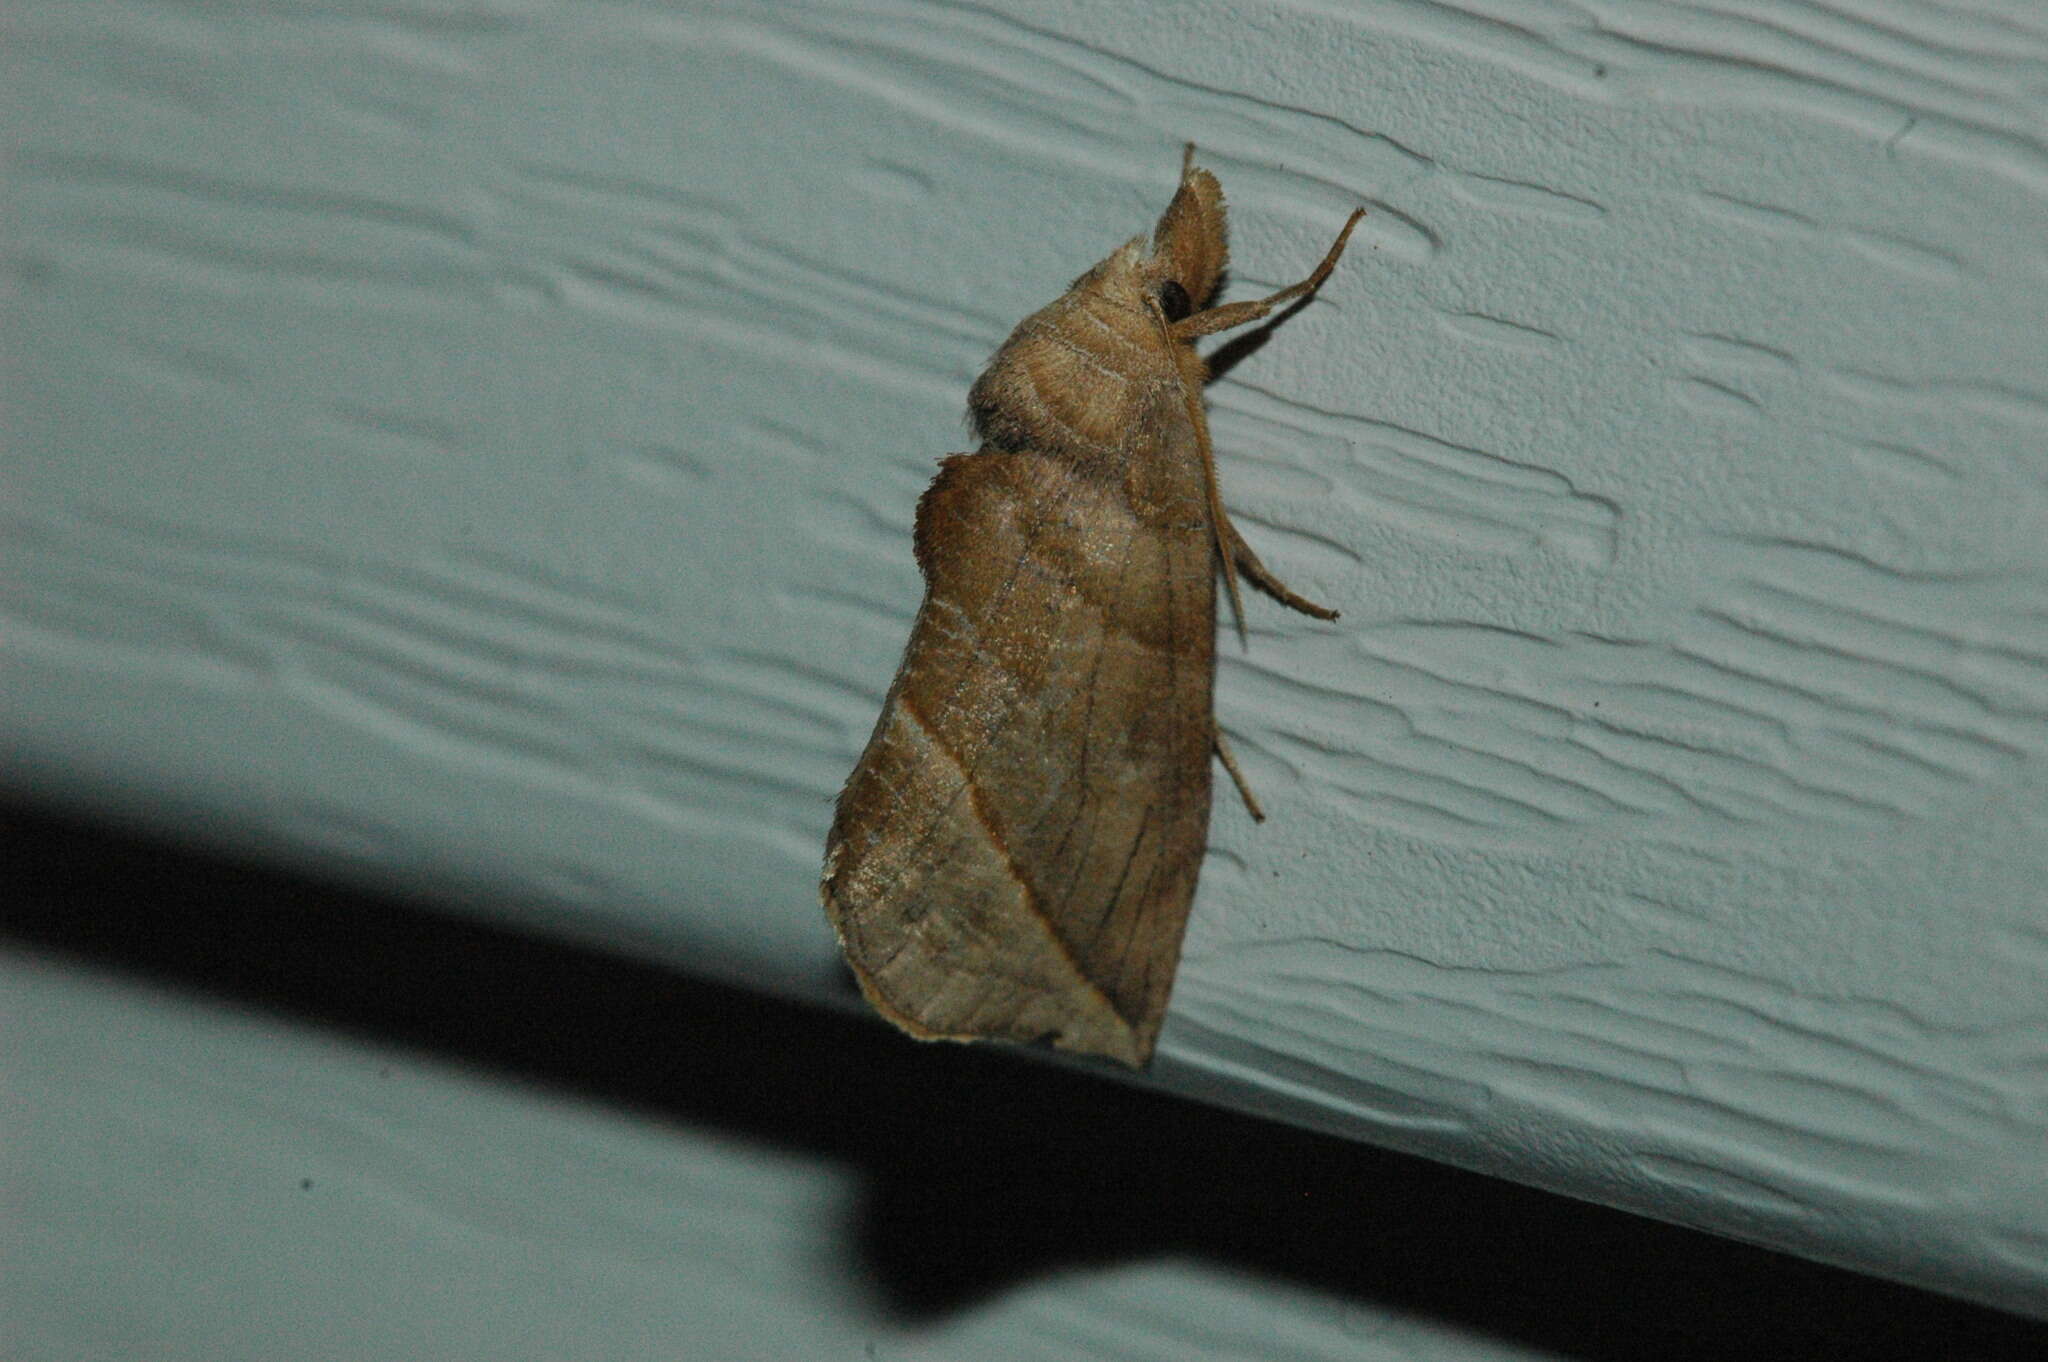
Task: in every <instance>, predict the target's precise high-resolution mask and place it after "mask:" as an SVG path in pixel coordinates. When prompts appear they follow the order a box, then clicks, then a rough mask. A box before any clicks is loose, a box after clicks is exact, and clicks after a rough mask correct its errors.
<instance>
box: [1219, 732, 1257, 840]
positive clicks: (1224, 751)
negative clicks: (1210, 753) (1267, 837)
mask: <svg viewBox="0 0 2048 1362" xmlns="http://www.w3.org/2000/svg"><path fill="white" fill-rule="evenodd" d="M1216 755H1217V756H1218V757H1220V758H1221V759H1222V761H1223V769H1224V770H1226V771H1228V772H1230V778H1231V780H1232V781H1234V782H1236V785H1237V793H1238V797H1239V798H1240V799H1242V800H1244V811H1245V812H1246V813H1248V814H1250V815H1251V816H1252V821H1253V822H1254V823H1263V822H1265V821H1266V811H1265V810H1264V809H1262V808H1260V807H1259V799H1258V796H1257V795H1255V794H1253V793H1252V787H1251V786H1250V785H1249V784H1247V783H1246V782H1245V778H1244V772H1243V771H1242V770H1240V769H1239V768H1238V765H1237V758H1236V757H1235V756H1233V755H1232V754H1231V751H1230V744H1229V743H1227V742H1225V741H1223V730H1222V729H1220V728H1219V729H1217V730H1216Z"/></svg>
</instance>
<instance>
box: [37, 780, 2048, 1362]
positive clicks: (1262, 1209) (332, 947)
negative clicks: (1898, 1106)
mask: <svg viewBox="0 0 2048 1362" xmlns="http://www.w3.org/2000/svg"><path fill="white" fill-rule="evenodd" d="M0 863H4V864H5V865H6V866H7V867H8V875H7V879H8V881H9V882H10V888H9V890H8V892H7V901H6V903H5V905H4V907H0V937H4V938H6V939H9V940H11V942H12V943H13V944H15V945H17V946H20V947H25V948H28V949H31V950H35V951H38V952H41V953H48V954H60V955H64V956H68V957H71V958H73V959H75V960H81V961H83V962H85V963H88V964H90V965H94V966H98V967H107V968H112V969H117V970H122V971H128V972H132V973H136V974H140V975H144V976H147V977H150V978H152V979H155V980H158V981H162V982H166V983H169V984H172V985H175V986H178V987H181V988H187V989H194V990H200V991H203V992H206V993H210V994H215V995H219V996H222V997H224V998H227V999H230V1000H233V1001H235V1002H238V1003H241V1004H244V1005H253V1006H256V1007H260V1008H263V1009H267V1010H269V1011H271V1012H273V1013H274V1014H276V1015H278V1016H280V1017H282V1018H285V1019H288V1020H291V1021H295V1022H296V1021H311V1022H314V1023H318V1024H321V1025H325V1026H332V1027H339V1028H344V1029H346V1030H349V1031H352V1032H356V1033H360V1034H362V1035H365V1036H368V1037H372V1038H375V1039H376V1040H378V1041H380V1042H386V1043H391V1042H395V1043H398V1044H402V1045H407V1046H414V1047H418V1048H420V1049H422V1050H426V1051H430V1052H434V1053H436V1054H438V1055H441V1056H445V1057H448V1058H451V1059H453V1060H455V1061H458V1062H462V1063H467V1064H471V1065H477V1066H484V1067H488V1068H492V1069H496V1070H500V1071H503V1072H506V1073H509V1074H513V1075H516V1076H518V1077H519V1078H521V1079H523V1080H527V1081H535V1082H539V1083H543V1084H547V1085H551V1086H553V1087H556V1088H558V1089H564V1090H571V1091H574V1092H576V1093H579V1094H582V1095H585V1096H589V1097H594V1098H596V1099H598V1100H600V1101H604V1102H608V1103H613V1104H617V1105H619V1106H621V1107H626V1108H630V1109H633V1110H635V1111H638V1112H645V1113H653V1114H654V1115H656V1116H659V1117H665V1118H669V1119H673V1120H676V1121H678V1122H684V1123H690V1124H694V1125H699V1126H703V1127H708V1128H710V1129H711V1130H714V1131H718V1132H722V1133H727V1134H737V1135H741V1136H745V1137H747V1138H751V1139H756V1140H762V1141H767V1142H770V1143H772V1144H775V1145H779V1146H781V1147H784V1148H787V1149H792V1150H797V1151H802V1152H805V1153H809V1154H814V1155H819V1156H822V1157H826V1158H829V1159H832V1160H834V1161H837V1162H839V1163H842V1164H844V1165H846V1166H848V1167H850V1168H852V1169H854V1170H855V1171H856V1172H857V1173H858V1174H859V1175H860V1176H861V1177H863V1178H864V1179H865V1180H866V1183H867V1186H868V1189H869V1190H868V1193H867V1197H866V1200H865V1203H864V1206H863V1208H862V1210H861V1211H860V1213H859V1215H858V1216H857V1218H856V1221H855V1223H854V1224H852V1225H851V1226H849V1228H848V1234H849V1241H850V1242H849V1244H848V1254H849V1257H850V1258H851V1259H852V1261H853V1264H854V1268H853V1270H855V1271H857V1272H859V1273H861V1274H863V1275H864V1276H865V1277H866V1279H867V1282H868V1285H869V1287H870V1289H871V1290H872V1291H873V1292H874V1293H875V1294H876V1296H877V1297H878V1298H879V1299H880V1300H881V1301H882V1302H883V1303H884V1304H885V1305H886V1306H888V1307H889V1308H891V1309H893V1310H894V1311H895V1312H897V1313H898V1314H900V1315H903V1316H908V1317H931V1316H939V1315H944V1314H946V1313H947V1312H949V1311H954V1310H958V1309H961V1308H963V1307H965V1306H968V1305H971V1304H973V1303H974V1302H976V1301H977V1300H980V1299H982V1298H984V1297H986V1296H988V1295H989V1294H990V1293H992V1292H996V1291H999V1290H1002V1289H1004V1288H1006V1287H1009V1286H1012V1285H1015V1284H1017V1283H1018V1282H1020V1281H1022V1280H1025V1279H1028V1278H1031V1277H1033V1276H1035V1275H1038V1274H1041V1273H1044V1272H1047V1271H1049V1270H1052V1269H1057V1268H1063V1267H1072V1266H1076V1265H1082V1264H1087V1263H1100V1262H1110V1261H1118V1260H1131V1259H1137V1258H1146V1257H1151V1256H1155V1255H1159V1254H1166V1253H1171V1254H1178V1255H1185V1256H1188V1257H1191V1258H1193V1259H1196V1260H1198V1261H1203V1262H1207V1263H1211V1264H1216V1265H1219V1266H1221V1267H1223V1268H1226V1269H1235V1270H1240V1271H1244V1272H1248V1273H1251V1274H1255V1275H1258V1276H1261V1277H1264V1278H1266V1279H1269V1280H1272V1281H1275V1282H1280V1283H1286V1284H1289V1285H1293V1286H1298V1287H1306V1288H1310V1289H1313V1290H1317V1291H1321V1292H1326V1293H1329V1294H1331V1295H1333V1296H1335V1297H1337V1298H1340V1299H1348V1300H1351V1301H1356V1302H1359V1303H1361V1304H1364V1305H1369V1306H1372V1307H1385V1308H1392V1309H1396V1310H1400V1311H1404V1312H1408V1313H1411V1314H1413V1315H1417V1316H1420V1317H1423V1318H1425V1319H1431V1320H1435V1321H1439V1322H1441V1323H1444V1324H1447V1325H1452V1326H1456V1327H1459V1328H1463V1329H1468V1330H1473V1331H1477V1332H1480V1333H1484V1334H1489V1335H1492V1336H1495V1337H1497V1338H1500V1339H1504V1340H1511V1341H1513V1342H1515V1343H1518V1344H1521V1345H1523V1346H1525V1347H1529V1348H1535V1349H1541V1350H1544V1351H1546V1352H1549V1353H1554V1354H1556V1355H1558V1356H1560V1357H1563V1358H1572V1359H1588V1360H1593V1359H1603V1360H1606V1359H1611V1360H1612V1362H1644V1360H1645V1359H1654V1360H1655V1362H1692V1360H1693V1359H1697V1360H1698V1362H1729V1360H1730V1359H1736V1360H1737V1362H1757V1360H1758V1359H1775V1358H1788V1359H1789V1358H1814V1359H1827V1362H1843V1359H1851V1358H1886V1359H1921V1358H1968V1359H1973V1362H1985V1360H1988V1359H2003V1358H2014V1359H2019V1358H2027V1359H2038V1358H2043V1357H2048V1326H2043V1325H2041V1324H2036V1323H2031V1322H2028V1321H2025V1320H2021V1319H2018V1318H2015V1317H2012V1316H2008V1315H2003V1314H1999V1313H1997V1312H1995V1311H1991V1310H1987V1309H1983V1308H1979V1307H1976V1306H1971V1305H1966V1304H1963V1303H1960V1302H1957V1301H1954V1300H1950V1299H1947V1298H1944V1297H1940V1296H1936V1295H1932V1294H1929V1293H1926V1292H1921V1291H1917V1290H1913V1289H1911V1288H1908V1287H1904V1286H1898V1285H1894V1284H1891V1283H1889V1282H1884V1281H1879V1280H1874V1279H1871V1278H1867V1277H1862V1276H1857V1275H1855V1274H1852V1273H1848V1272H1843V1271H1839V1270H1836V1269H1832V1268H1827V1267H1822V1266H1819V1265H1816V1264H1813V1263H1809V1262H1805V1261H1803V1260H1800V1259H1796V1258H1789V1257H1785V1256H1782V1255H1779V1254H1774V1253H1770V1252H1766V1251H1764V1250H1761V1249H1755V1248H1749V1247H1746V1246H1743V1245H1740V1244H1735V1243H1731V1242H1729V1241H1726V1240H1722V1239H1717V1238H1714V1237H1711V1236H1708V1235H1704V1234H1698V1233H1693V1232H1690V1231H1686V1230H1680V1229H1674V1228H1671V1227H1669V1226H1666V1225H1661V1224H1657V1223H1655V1222H1652V1221H1647V1220H1642V1219H1638V1218H1636V1217H1633V1216H1629V1215H1624V1214H1621V1213H1619V1212H1615V1211H1608V1210H1602V1209H1600V1208H1598V1207H1594V1206H1588V1205H1584V1204H1581V1203H1578V1202H1574V1201H1570V1200H1567V1199H1565V1198H1562V1197H1557V1196H1552V1195H1548V1194H1546V1193H1542V1192H1536V1191H1531V1190H1528V1189H1526V1188H1522V1187H1518V1186H1515V1185H1512V1184H1509V1183H1505V1182H1499V1181H1496V1180H1493V1179H1490V1178H1484V1177H1479V1176H1477V1175H1473V1174H1468V1173H1462V1172H1458V1171H1455V1170H1452V1169H1448V1168H1443V1167H1440V1166H1437V1165H1435V1164H1431V1163H1428V1162H1425V1161H1422V1160H1419V1159H1414V1158H1408V1157H1405V1156H1401V1155H1395V1154H1389V1153H1385V1152H1382V1151H1379V1150H1375V1149H1371V1148H1367V1147H1363V1146H1359V1145H1355V1144H1350V1143H1346V1142H1344V1141H1341V1140H1337V1139H1332V1138H1327V1137H1323V1136H1318V1135H1312V1134H1308V1133H1305V1132H1303V1131H1299V1130H1295V1129H1292V1128H1289V1127H1285V1126H1277V1125H1273V1124H1269V1123H1266V1122H1262V1121H1257V1120H1253V1119H1251V1118H1248V1117H1243V1116H1238V1115H1234V1114H1232V1113H1229V1112H1224V1111H1218V1110H1214V1109H1210V1108H1207V1107H1203V1106H1199V1105H1195V1104H1191V1103H1188V1102H1184V1101H1180V1100H1177V1099H1174V1098H1171V1097H1166V1096H1162V1095H1159V1094H1157V1093H1153V1092H1148V1091H1146V1090H1144V1089H1142V1088H1140V1087H1134V1086H1131V1085H1128V1084H1125V1083H1122V1082H1117V1081H1111V1080H1107V1079H1098V1078H1096V1077H1093V1076H1091V1075H1088V1074H1085V1073H1076V1072H1071V1071H1067V1070H1063V1069H1061V1068H1058V1067H1055V1066H1053V1065H1048V1064H1044V1063H1039V1062H1035V1061H1033V1060H1032V1059H1030V1058H1029V1057H1025V1056H1019V1055H1016V1054H1011V1053H1005V1052H1004V1051H1001V1050H999V1049H986V1048H965V1047H955V1046H939V1047H934V1046H920V1045H914V1044H911V1043H909V1042H907V1041H905V1040H903V1039H901V1038H899V1037H898V1036H896V1035H895V1034H894V1033H893V1032H891V1031H889V1030H887V1029H886V1028H884V1027H882V1026H881V1025H879V1024H876V1023H871V1022H868V1021H865V1020H861V1019H857V1018H854V1017H851V1016H842V1015H839V1014H836V1013H832V1012H829V1011H825V1010H814V1009H810V1008H805V1007H800V1006H794V1005H791V1004H787V1003H782V1002H777V1001H771V1000H767V999H764V998H761V997H757V996H755V995H753V994H750V993H747V992H745V991H743V990H736V989H731V988H725V987H720V986H718V985H714V984H708V983H703V982H699V981H695V980H691V979H687V978H683V977H679V976H677V975H675V974H673V973H670V972H668V971H665V970H661V969H656V968H652V967H650V966H647V965H644V964H640V963H636V962H634V961H631V960H623V959H618V958H614V957H611V956H607V955H604V954H602V953H599V952H595V951H589V950H584V949H579V948H577V947H574V946H566V945H561V944H557V943H552V942H546V941H538V940H532V939H528V938H525V937H522V936H519V935H516V934H513V933H509V932H505V931H502V930H497V929H494V928H491V927H486V926H480V925H477V924H475V923H472V922H469V921H466V920H463V919H461V918H458V917H455V916H451V915H448V914H446V913H444V912H441V911H437V910H434V909H432V908H430V907H425V906H422V905H418V904H408V903H404V902H398V901H394V900H392V899H388V898H381V897H378V896H375V895H370V894H365V893H362V892H358V891H355V890H351V889H347V888H340V887H336V886H333V885H329V884H324V883H319V882H316V881H312V880H308V879H305V878H302V877H299V876H295V875H292V874H288V873H284V872H279V871H274V870H269V869H264V868H260V867H256V866H251V865H248V864H243V863H239V862H235V861H230V860H225V859H222V858H219V857H216V856H213V855H210V854H206V853H203V852H196V851H191V850H184V849H178V848H176V847H173V846H170V845H167V844H164V843H161V842H157V841H153V840H150V839H147V838H143V837H138V836H134V835H130V834H126V833H119V832H114V831H110V830H107V829H105V828H100V827H96V826H93V825H91V824H87V823H82V822H76V821H71V820H68V819H65V818H62V817H57V816H53V815H50V814H47V813H38V812H29V811H23V810H18V809H17V810H13V811H12V812H11V814H9V815H8V816H7V817H6V819H5V821H4V823H0ZM515 1000H516V1002H515Z"/></svg>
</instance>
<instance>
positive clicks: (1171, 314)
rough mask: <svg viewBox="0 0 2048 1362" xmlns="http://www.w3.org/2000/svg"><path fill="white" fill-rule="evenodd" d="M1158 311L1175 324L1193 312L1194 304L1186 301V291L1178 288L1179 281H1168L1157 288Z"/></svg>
mask: <svg viewBox="0 0 2048 1362" xmlns="http://www.w3.org/2000/svg"><path fill="white" fill-rule="evenodd" d="M1159 310H1160V311H1161V312H1164V313H1165V314H1166V320H1168V321H1170V322H1177V321H1179V320H1180V319H1181V318H1182V317H1185V316H1187V315H1188V313H1189V312H1191V311H1193V310H1194V304H1193V303H1191V302H1189V301H1188V291H1187V290H1186V289H1184V288H1182V287H1181V286H1180V280H1178V279H1169V280H1167V281H1166V282H1165V283H1163V284H1161V285H1160V286H1159Z"/></svg>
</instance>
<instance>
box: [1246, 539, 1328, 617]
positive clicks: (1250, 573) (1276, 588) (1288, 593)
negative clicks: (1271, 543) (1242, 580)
mask: <svg viewBox="0 0 2048 1362" xmlns="http://www.w3.org/2000/svg"><path fill="white" fill-rule="evenodd" d="M1217 528H1218V530H1219V531H1220V533H1221V537H1222V539H1223V551H1224V553H1225V554H1226V555H1227V556H1228V557H1229V558H1230V559H1231V560H1232V561H1233V562H1235V563H1236V564H1237V567H1238V570H1239V571H1240V572H1242V573H1244V575H1245V576H1247V577H1249V578H1251V580H1252V583H1253V584H1254V585H1255V586H1257V587H1258V588H1259V589H1260V590H1262V591H1264V592H1265V593H1266V594H1267V595H1269V596H1271V597H1272V598H1273V599H1274V600H1276V601H1279V602H1280V603H1281V604H1282V605H1285V606H1288V607H1290V608H1292V609H1295V610H1299V611H1300V612H1301V613H1302V614H1304V615H1313V616H1315V617H1316V618H1317V619H1319V620H1333V619H1336V618H1337V612H1336V611H1334V610H1332V609H1330V607H1329V606H1327V605H1317V604H1316V603H1315V602H1314V601H1312V600H1310V599H1309V598H1308V597H1306V596H1303V595H1301V594H1300V593H1299V592H1296V591H1295V590H1293V589H1292V588H1290V587H1289V586H1288V585H1287V584H1286V583H1285V582H1283V581H1281V580H1280V579H1279V578H1278V577H1275V576H1274V575H1273V570H1272V569H1271V568H1269V567H1267V566H1266V565H1265V564H1264V563H1262V562H1260V561H1259V555H1258V554H1256V553H1254V552H1252V546H1251V545H1250V544H1247V543H1246V542H1245V540H1244V536H1243V535H1241V534H1239V533H1238V532H1237V526H1235V525H1233V524H1231V523H1230V522H1229V521H1228V520H1220V521H1218V522H1217Z"/></svg>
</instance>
